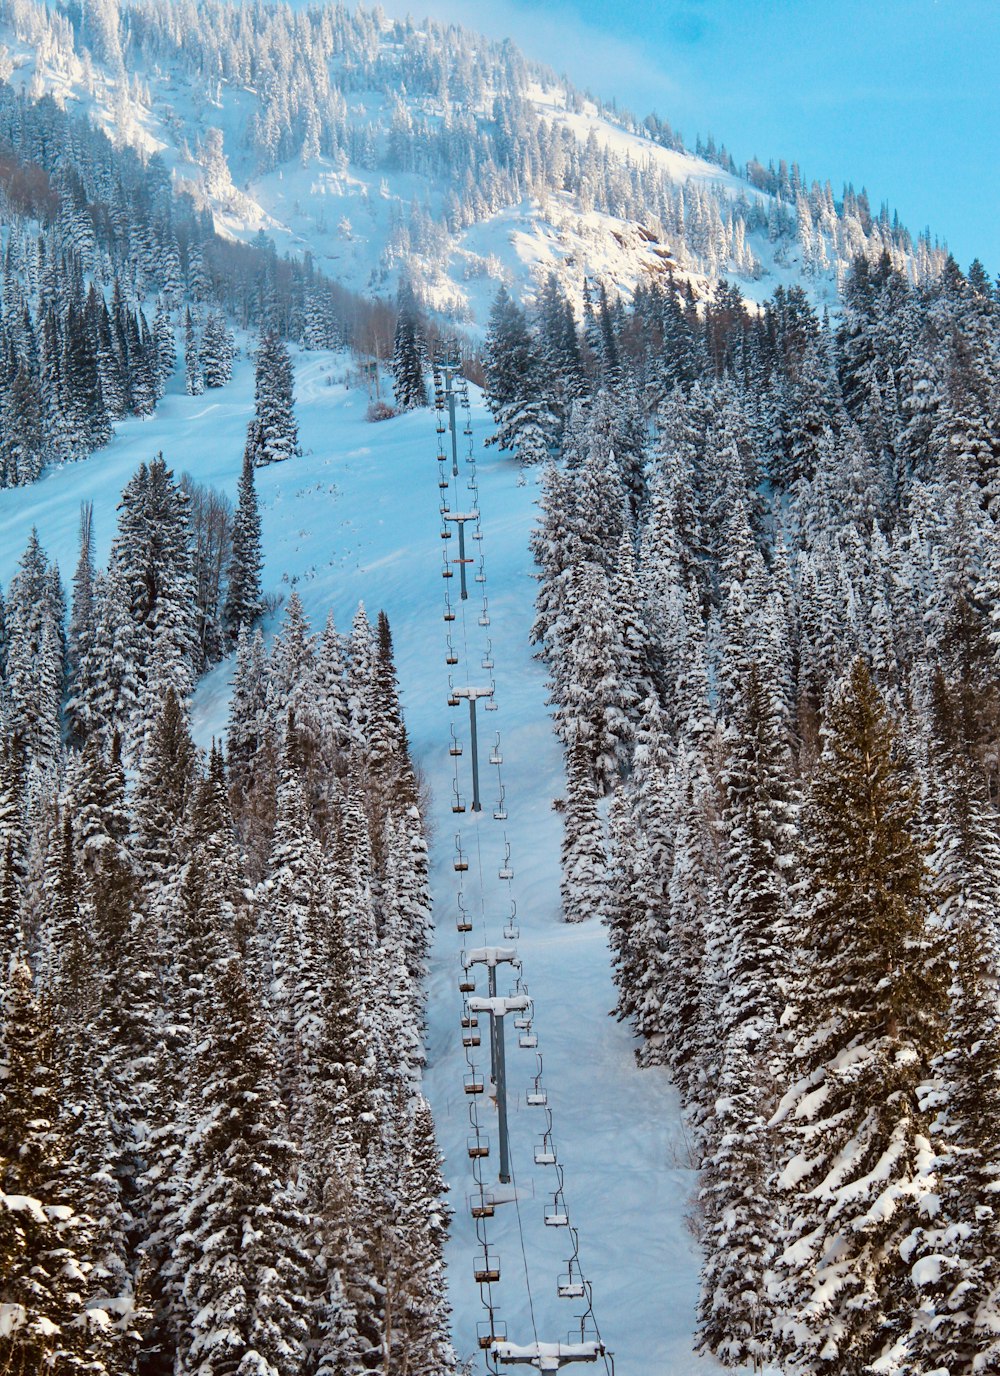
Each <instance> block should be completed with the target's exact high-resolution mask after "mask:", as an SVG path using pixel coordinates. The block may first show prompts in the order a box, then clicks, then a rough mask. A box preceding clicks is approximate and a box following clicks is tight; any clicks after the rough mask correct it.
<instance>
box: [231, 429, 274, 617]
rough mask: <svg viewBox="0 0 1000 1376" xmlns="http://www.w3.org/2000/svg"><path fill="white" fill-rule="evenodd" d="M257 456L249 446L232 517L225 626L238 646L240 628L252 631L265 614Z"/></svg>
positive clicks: (245, 453) (244, 454)
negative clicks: (262, 588)
mask: <svg viewBox="0 0 1000 1376" xmlns="http://www.w3.org/2000/svg"><path fill="white" fill-rule="evenodd" d="M253 471H254V456H253V453H252V451H251V449H250V446H249V445H247V447H246V449H245V450H244V452H243V468H242V470H241V472H240V480H239V483H238V484H237V488H236V493H237V496H236V514H235V516H234V517H233V552H232V556H231V558H230V560H229V567H228V569H227V570H226V582H227V587H226V600H225V604H224V606H223V612H222V617H223V625H224V627H225V630H226V634H227V635H228V636H229V639H230V643H235V641H236V638H237V636H238V635H239V633H240V628H241V627H244V626H245V627H246V629H247V631H250V630H252V629H253V627H254V625H255V624H256V622H257V621H258V620H259V619H260V616H261V613H262V611H263V605H264V604H263V601H262V599H261V582H260V573H261V569H262V568H263V565H264V558H263V552H262V550H261V533H260V510H259V508H258V506H257V489H256V486H255V484H254V476H253Z"/></svg>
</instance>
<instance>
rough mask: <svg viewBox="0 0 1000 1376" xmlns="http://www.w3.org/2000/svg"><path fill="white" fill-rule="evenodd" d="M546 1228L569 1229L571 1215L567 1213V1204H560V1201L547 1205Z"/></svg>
mask: <svg viewBox="0 0 1000 1376" xmlns="http://www.w3.org/2000/svg"><path fill="white" fill-rule="evenodd" d="M545 1226H546V1228H568V1227H569V1214H568V1213H567V1212H566V1206H565V1204H560V1203H559V1202H558V1200H557V1201H556V1202H555V1203H554V1204H546V1206H545Z"/></svg>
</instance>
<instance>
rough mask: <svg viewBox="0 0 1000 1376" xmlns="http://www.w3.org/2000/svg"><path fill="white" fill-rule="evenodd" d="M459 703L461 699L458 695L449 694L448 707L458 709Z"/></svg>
mask: <svg viewBox="0 0 1000 1376" xmlns="http://www.w3.org/2000/svg"><path fill="white" fill-rule="evenodd" d="M459 701H460V699H459V698H458V696H457V694H455V693H449V694H448V706H449V707H457V706H458V704H459Z"/></svg>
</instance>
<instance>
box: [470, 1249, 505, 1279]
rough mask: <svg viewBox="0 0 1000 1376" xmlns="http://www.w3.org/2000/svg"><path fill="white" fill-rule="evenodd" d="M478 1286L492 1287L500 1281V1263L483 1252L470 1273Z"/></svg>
mask: <svg viewBox="0 0 1000 1376" xmlns="http://www.w3.org/2000/svg"><path fill="white" fill-rule="evenodd" d="M472 1274H473V1276H474V1277H475V1279H476V1282H477V1284H479V1285H493V1284H495V1283H496V1282H497V1281H498V1280H499V1279H500V1262H499V1261H498V1260H497V1258H496V1257H495V1256H491V1255H490V1254H489V1252H484V1253H483V1255H482V1258H481V1260H479V1261H477V1262H476V1264H475V1266H474V1268H473V1272H472Z"/></svg>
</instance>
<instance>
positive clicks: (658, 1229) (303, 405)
mask: <svg viewBox="0 0 1000 1376" xmlns="http://www.w3.org/2000/svg"><path fill="white" fill-rule="evenodd" d="M345 363H346V360H345V358H344V357H343V356H342V355H329V354H308V355H303V356H300V359H299V366H298V369H297V375H296V389H297V396H298V414H299V419H300V429H301V435H302V440H303V447H304V450H305V452H304V455H303V457H302V458H301V459H299V460H296V461H294V462H291V463H288V464H284V465H276V466H274V467H272V468H269V469H262V470H260V472H259V476H258V489H259V492H260V499H261V507H262V516H263V532H264V542H265V550H266V557H267V564H266V568H265V573H264V579H265V588H266V589H267V590H269V591H274V592H282V591H284V592H286V593H287V591H288V589H289V587H290V586H292V585H294V586H295V587H296V588H297V590H298V591H299V593H300V596H301V597H302V600H303V603H304V605H305V608H306V611H307V613H308V614H309V615H310V617H311V619H312V621H313V623H314V625H316V624H319V623H320V621H321V619H322V618H323V616H324V615H325V612H326V609H327V608H328V607H329V606H333V607H334V609H335V611H336V614H337V618H338V623H339V625H340V627H341V629H342V630H346V628H347V626H348V624H349V618H350V616H351V614H352V611H353V607H354V605H355V604H356V601H357V599H358V598H363V599H364V601H365V603H366V605H367V607H368V609H369V611H370V612H371V613H372V614H374V611H375V610H376V609H377V608H379V607H384V608H385V610H386V611H387V613H388V615H389V618H390V621H391V624H392V628H393V635H394V641H395V646H396V655H397V661H398V669H399V676H400V683H401V688H402V693H403V703H404V708H405V712H406V721H407V728H408V731H409V733H410V738H411V742H412V748H413V751H414V755H415V757H416V759H417V760H418V761H419V763H420V766H421V768H422V769H423V771H424V772H425V775H426V778H427V781H428V784H429V786H430V789H431V795H432V801H431V807H430V812H429V820H430V824H431V829H432V843H431V844H432V883H433V892H434V899H435V912H436V917H437V936H436V941H435V947H434V954H433V959H432V975H431V980H430V987H429V996H430V997H429V1028H428V1067H427V1075H426V1087H427V1092H428V1094H429V1097H430V1099H431V1102H432V1106H433V1108H434V1114H435V1120H436V1123H437V1126H438V1133H439V1137H440V1140H441V1144H442V1147H443V1149H444V1151H445V1153H446V1159H447V1167H446V1170H447V1177H448V1180H449V1182H450V1185H451V1190H452V1194H451V1202H452V1205H453V1206H454V1208H455V1210H456V1219H455V1222H454V1225H453V1236H452V1241H451V1244H450V1251H449V1262H450V1272H451V1280H450V1285H451V1298H452V1303H453V1306H454V1310H455V1323H454V1336H455V1343H456V1347H457V1349H458V1351H459V1353H460V1355H468V1356H471V1355H473V1354H474V1352H475V1341H476V1323H477V1321H478V1320H479V1319H481V1318H482V1317H483V1311H482V1308H481V1306H480V1302H479V1296H478V1289H477V1287H476V1286H475V1284H474V1282H473V1279H472V1274H471V1272H472V1264H473V1259H474V1257H475V1255H476V1244H475V1238H474V1233H473V1230H472V1224H471V1220H470V1219H469V1215H468V1211H467V1206H466V1196H467V1194H468V1192H469V1189H470V1187H471V1184H472V1180H471V1175H470V1172H469V1169H468V1167H469V1162H468V1160H467V1157H466V1150H465V1148H466V1138H467V1136H468V1131H469V1127H468V1116H467V1103H466V1098H465V1095H464V1094H463V1092H462V1084H463V1078H464V1074H465V1070H466V1065H465V1058H464V1055H463V1052H462V1046H461V1041H460V1029H459V1016H460V1013H461V1006H462V999H461V995H460V994H459V993H458V990H457V980H458V970H459V966H458V960H457V952H458V939H457V937H456V935H455V932H454V928H453V923H452V917H453V915H454V911H455V904H454V895H455V879H456V876H455V874H454V871H453V869H452V863H451V862H452V857H453V840H452V838H453V833H454V830H455V828H454V818H453V816H452V813H451V811H450V806H449V801H450V797H451V777H452V769H451V765H452V761H450V759H449V757H448V739H449V725H450V723H451V722H452V720H454V718H453V716H452V714H451V712H450V709H449V708H448V707H447V705H446V701H445V699H446V696H447V669H446V666H445V664H444V630H445V627H444V624H443V622H442V621H441V605H442V598H441V591H440V590H441V586H442V584H441V579H440V575H439V558H440V550H439V545H440V541H439V540H438V535H437V527H438V514H437V495H438V494H437V488H436V478H435V465H434V464H433V462H432V456H433V453H434V444H433V440H434V433H433V421H432V417H431V413H430V412H417V413H411V414H409V415H407V416H405V417H402V418H400V419H398V420H394V421H391V422H388V423H386V424H384V425H379V426H371V425H369V424H366V423H365V421H364V403H365V401H366V397H365V396H364V394H363V393H360V392H358V391H356V390H353V389H352V390H347V389H345V387H344V385H343V381H342V379H343V377H344V373H345ZM331 379H332V380H333V381H332V385H331ZM251 410H252V377H251V370H250V368H249V366H248V365H247V364H245V363H244V364H241V365H239V366H238V368H237V372H236V376H235V378H234V381H233V383H232V384H231V385H230V387H228V388H227V389H225V390H224V391H223V392H222V393H221V394H220V396H219V400H217V401H206V399H205V398H204V397H199V398H192V397H186V396H183V395H181V394H180V393H179V392H178V390H177V382H176V381H175V385H174V389H173V390H172V391H171V392H169V393H168V395H167V397H166V399H165V400H164V402H163V403H162V404H161V408H160V411H159V412H158V414H157V416H156V417H155V418H154V419H151V420H147V421H145V422H126V423H124V424H123V425H122V426H121V427H120V429H119V433H118V434H117V436H116V438H115V439H114V441H113V442H112V444H111V445H110V446H109V448H108V449H107V450H106V451H105V452H104V453H103V454H102V455H101V456H100V457H99V458H98V459H97V460H95V461H93V462H89V463H84V464H77V465H71V466H67V467H65V468H62V469H58V470H53V471H50V472H49V473H47V474H46V476H45V477H44V478H43V479H42V480H41V481H40V482H39V483H37V484H35V485H34V486H32V487H30V488H21V489H10V490H7V491H4V492H3V493H0V550H2V556H0V579H2V580H4V581H7V580H9V578H10V577H11V575H12V573H13V572H14V570H15V567H16V561H17V558H18V556H19V553H20V549H21V547H22V546H23V543H24V539H25V538H26V531H27V529H28V527H29V526H30V525H31V524H35V525H37V528H38V533H39V537H40V539H41V542H42V544H43V546H45V548H46V549H47V550H48V552H49V554H50V555H51V556H53V557H54V558H56V559H57V560H58V562H59V564H60V567H61V568H63V569H64V570H66V569H68V568H70V567H71V566H72V564H73V563H74V561H75V557H76V539H77V524H78V517H79V504H80V502H81V501H82V500H83V499H84V498H87V499H91V500H93V501H94V532H95V542H96V553H97V557H98V558H99V559H103V558H104V557H105V555H106V553H107V549H108V546H109V543H110V539H111V536H112V534H113V530H114V523H115V507H116V503H117V497H118V492H119V490H120V488H121V486H122V484H123V483H124V482H125V481H126V480H127V478H128V476H129V475H130V474H131V473H132V471H133V470H134V468H135V467H136V465H137V464H138V463H139V462H140V461H141V460H143V459H148V458H149V457H150V456H151V455H152V454H153V453H155V452H156V450H158V449H160V448H162V449H163V451H164V453H165V455H166V456H167V458H168V461H169V462H170V463H171V465H172V466H173V467H174V468H175V470H176V471H178V472H180V471H183V470H189V471H190V472H191V473H192V474H193V476H195V477H196V478H197V479H198V480H199V481H201V482H209V483H214V484H217V485H218V486H219V487H221V488H223V489H224V490H225V491H226V492H228V493H229V494H230V495H231V494H233V493H234V491H235V485H236V479H237V477H238V474H239V464H240V453H241V438H242V431H243V423H244V421H245V420H246V419H247V418H248V417H249V415H250V414H251ZM473 429H474V433H475V445H476V449H477V452H478V454H479V457H480V460H481V462H480V465H479V472H480V479H481V487H480V502H481V507H482V512H483V526H484V532H485V538H484V542H483V544H484V549H485V558H486V567H487V576H488V580H489V581H488V583H487V590H488V594H489V597H490V608H491V617H492V625H491V627H490V628H489V635H490V637H491V639H492V644H493V650H494V655H495V659H496V670H495V678H496V683H497V697H498V701H499V703H500V710H499V711H498V713H497V714H496V716H495V717H494V718H492V719H491V726H492V725H493V724H494V723H495V725H496V726H497V727H498V728H499V729H500V731H501V733H502V740H503V750H504V782H505V786H506V789H507V798H508V802H509V812H510V820H509V822H508V824H507V827H506V830H507V832H508V834H509V837H510V841H511V846H512V861H513V866H514V870H515V878H514V883H513V889H514V892H515V894H516V896H517V901H518V912H519V917H520V923H521V940H520V942H519V946H520V953H521V956H522V959H523V961H524V975H525V979H526V981H527V984H528V987H529V989H530V992H531V995H532V997H533V999H534V1003H535V1020H536V1021H535V1025H536V1028H537V1031H538V1034H539V1049H540V1050H541V1051H542V1052H543V1054H544V1057H545V1083H546V1085H547V1087H548V1089H549V1093H550V1097H551V1103H552V1107H553V1114H554V1119H555V1136H556V1143H557V1148H558V1152H559V1156H560V1160H561V1161H563V1162H564V1164H565V1166H566V1173H567V1176H566V1189H567V1200H568V1205H569V1209H570V1211H571V1216H572V1219H573V1222H574V1224H575V1225H576V1226H578V1227H579V1229H580V1232H581V1255H582V1259H583V1265H584V1270H585V1273H586V1275H587V1277H588V1279H590V1280H592V1282H593V1284H594V1300H595V1312H596V1315H597V1318H598V1321H599V1323H600V1324H601V1330H602V1333H603V1335H604V1337H605V1338H606V1340H607V1342H608V1344H609V1346H610V1347H611V1348H612V1349H613V1351H614V1352H615V1354H616V1360H617V1362H618V1369H619V1370H621V1371H630V1372H633V1373H636V1376H657V1373H661V1372H663V1371H665V1370H669V1371H671V1372H676V1373H688V1372H692V1373H693V1372H695V1371H700V1370H703V1369H705V1370H707V1369H715V1367H714V1363H712V1362H710V1361H704V1362H702V1361H699V1360H698V1359H696V1358H695V1357H694V1356H692V1355H691V1346H690V1334H691V1330H692V1327H693V1323H694V1304H695V1299H696V1290H697V1284H696V1272H697V1264H698V1263H697V1255H696V1248H695V1244H694V1241H693V1239H692V1237H691V1236H690V1234H689V1232H688V1230H687V1228H686V1226H685V1215H686V1214H687V1212H688V1211H689V1210H690V1208H691V1203H692V1200H691V1191H692V1188H693V1184H694V1174H693V1172H692V1170H691V1164H690V1161H689V1158H688V1155H687V1149H686V1144H685V1139H684V1129H683V1125H682V1123H681V1120H680V1115H679V1109H678V1103H677V1098H676V1094H675V1092H674V1090H673V1088H672V1087H671V1086H670V1084H669V1083H668V1081H667V1079H666V1076H665V1074H664V1073H663V1072H662V1071H657V1070H653V1071H643V1072H639V1071H638V1070H637V1069H636V1067H635V1064H634V1059H633V1055H632V1045H633V1041H632V1038H631V1036H630V1034H629V1032H628V1030H627V1029H625V1028H623V1027H622V1026H620V1025H619V1024H618V1023H616V1022H614V1021H613V1020H612V1019H610V1018H609V1017H607V1016H606V1013H607V1011H608V1010H609V1009H610V1008H611V1007H612V1005H613V1002H614V995H613V990H612V986H611V982H610V973H609V962H608V953H607V947H606V941H605V936H604V932H603V929H601V928H600V927H597V926H589V927H586V928H578V927H567V926H566V925H564V924H563V923H562V922H561V921H560V913H559V900H558V885H559V836H560V830H561V827H560V822H559V819H558V817H557V815H556V814H555V813H554V812H553V811H552V809H551V806H550V804H551V799H552V798H553V797H555V796H558V795H559V794H560V793H561V792H562V786H563V785H562V763H561V757H560V751H559V749H558V746H557V744H556V742H555V740H554V738H553V736H552V734H551V731H550V727H549V722H548V717H547V713H546V709H545V706H544V703H545V694H546V690H545V687H544V682H543V671H542V669H541V667H540V665H539V664H538V663H537V662H536V661H534V660H533V659H532V657H531V654H530V651H529V647H528V641H527V630H528V623H529V620H530V608H531V593H532V588H533V586H534V584H533V579H532V576H531V575H532V567H531V562H530V557H529V555H528V553H527V535H528V531H529V529H530V527H531V525H532V523H533V521H534V519H535V507H534V501H535V497H536V487H535V483H534V481H533V480H532V481H529V482H528V483H527V484H521V483H520V482H519V480H518V470H517V469H516V468H515V467H514V466H513V465H512V464H510V462H509V461H506V460H504V459H502V458H498V457H496V456H495V454H494V453H493V452H492V451H486V453H487V454H488V455H489V457H488V458H486V459H485V460H483V450H482V439H483V437H484V435H485V434H486V433H488V431H487V427H486V424H485V423H484V417H483V413H482V410H481V408H480V406H479V404H478V403H477V404H476V406H475V411H474V423H473ZM477 634H481V632H480V628H479V627H478V625H476V624H475V619H474V618H473V619H472V624H471V625H470V627H469V640H470V649H472V650H473V653H475V652H476V647H475V643H474V642H475V636H476V635H477ZM231 673H232V665H231V662H227V663H224V664H222V665H220V666H219V667H218V668H216V669H215V670H214V671H213V672H212V673H210V674H209V675H208V676H207V677H206V678H205V679H204V680H203V682H202V684H201V687H200V688H199V691H198V695H197V698H196V703H195V723H196V728H197V733H198V737H199V740H200V743H201V744H202V745H204V746H207V745H208V744H209V743H210V740H211V739H212V737H214V736H218V735H219V734H221V733H222V732H223V731H224V728H225V716H226V703H227V699H228V691H229V690H228V682H229V678H230V676H231ZM459 729H460V728H459ZM463 763H464V762H463ZM484 773H485V771H484ZM463 820H465V819H463ZM503 830H504V828H503V827H502V826H501V824H499V823H496V822H494V821H493V820H492V818H491V817H490V814H489V812H486V813H485V814H484V819H483V820H482V821H481V822H480V823H479V831H480V834H481V837H482V854H483V862H484V866H486V868H487V870H491V869H494V868H495V866H496V864H497V863H499V861H500V860H501V859H502V855H503V845H502V833H503ZM466 844H469V842H468V841H467V842H466ZM489 916H490V918H491V919H496V920H495V921H493V922H492V924H491V925H492V926H493V929H494V930H493V936H492V938H491V939H492V940H494V941H495V940H498V939H499V931H498V928H499V925H500V920H499V916H498V910H496V909H493V908H491V910H490V912H489ZM479 930H480V928H479V927H478V925H477V933H478V931H479ZM473 939H474V940H477V941H478V940H479V939H480V938H479V936H478V934H477V935H476V936H475V937H474V938H473ZM508 1057H509V1066H510V1069H509V1079H510V1083H511V1102H512V1124H513V1137H514V1142H515V1157H514V1165H515V1172H516V1177H517V1181H518V1185H519V1188H520V1189H521V1190H522V1191H523V1192H524V1193H525V1194H526V1195H527V1198H525V1200H524V1201H523V1202H522V1204H521V1206H520V1207H521V1214H522V1219H521V1221H522V1225H523V1229H524V1241H525V1248H526V1251H525V1255H526V1257H527V1263H528V1269H529V1278H530V1286H531V1298H532V1301H533V1304H534V1315H535V1320H536V1322H537V1328H538V1336H539V1338H541V1339H543V1340H554V1339H557V1338H565V1337H566V1333H567V1331H568V1330H569V1329H570V1328H571V1327H572V1313H573V1311H574V1309H575V1308H576V1306H575V1305H574V1304H573V1302H572V1301H569V1300H559V1299H557V1298H556V1296H555V1281H556V1276H557V1274H558V1273H559V1272H560V1271H562V1270H564V1269H565V1266H564V1257H563V1251H564V1247H563V1239H562V1236H561V1235H558V1236H556V1237H553V1236H552V1235H553V1233H561V1230H552V1229H546V1228H544V1227H543V1225H542V1213H543V1206H544V1204H545V1203H546V1202H548V1199H549V1196H548V1195H547V1194H546V1190H547V1189H551V1181H550V1178H549V1177H550V1175H551V1168H546V1167H536V1166H535V1165H534V1164H533V1162H532V1147H533V1146H534V1144H535V1141H536V1139H537V1137H538V1135H539V1123H538V1118H537V1114H538V1112H539V1110H537V1109H530V1108H527V1107H526V1105H525V1103H524V1093H525V1091H526V1090H527V1088H528V1087H529V1085H530V1081H531V1076H532V1075H533V1073H534V1054H533V1053H532V1052H529V1051H522V1050H518V1049H516V1048H514V1049H513V1050H511V1051H509V1052H508ZM488 1117H489V1115H488V1114H486V1115H484V1118H485V1119H488ZM491 1127H492V1125H491V1124H490V1123H489V1122H487V1131H488V1132H489V1131H491ZM508 1209H509V1206H508ZM494 1242H495V1250H496V1251H497V1253H498V1254H499V1256H500V1259H501V1267H502V1279H501V1282H500V1284H499V1285H498V1286H496V1287H494V1293H495V1295H496V1297H497V1299H498V1300H499V1302H500V1305H501V1310H500V1315H501V1318H502V1319H503V1320H504V1321H505V1322H506V1324H507V1328H508V1332H509V1334H510V1336H511V1338H512V1339H515V1338H516V1339H517V1340H518V1341H530V1340H531V1332H532V1317H531V1312H530V1310H529V1305H528V1289H527V1286H526V1284H525V1279H524V1270H523V1262H522V1256H521V1242H520V1238H519V1236H518V1228H517V1221H516V1219H515V1218H514V1216H513V1215H512V1214H509V1213H508V1215H507V1216H503V1211H502V1210H501V1217H500V1218H498V1220H497V1226H496V1227H495V1228H494V1229H493V1231H492V1233H491V1248H492V1246H493V1244H494Z"/></svg>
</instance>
